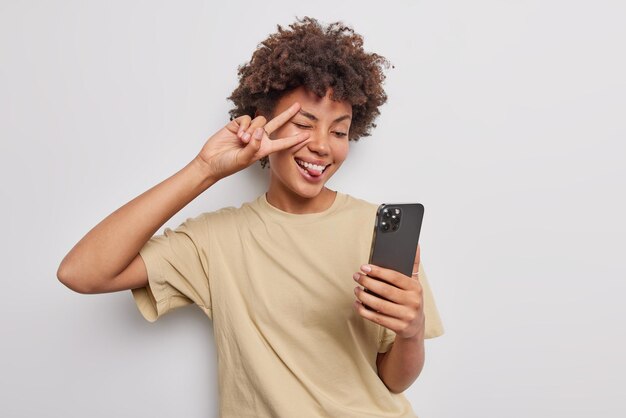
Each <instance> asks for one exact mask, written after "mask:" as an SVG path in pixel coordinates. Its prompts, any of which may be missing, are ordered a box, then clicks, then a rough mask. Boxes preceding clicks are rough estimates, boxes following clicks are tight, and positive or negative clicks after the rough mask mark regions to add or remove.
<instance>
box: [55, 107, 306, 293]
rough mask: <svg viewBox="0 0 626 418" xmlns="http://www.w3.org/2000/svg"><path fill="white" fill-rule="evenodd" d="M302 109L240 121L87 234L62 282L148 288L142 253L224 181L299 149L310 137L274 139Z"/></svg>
mask: <svg viewBox="0 0 626 418" xmlns="http://www.w3.org/2000/svg"><path fill="white" fill-rule="evenodd" d="M299 109H300V105H299V104H298V103H294V104H293V105H292V106H290V107H289V108H288V109H287V110H285V111H284V112H282V113H280V114H279V115H277V116H276V117H274V118H273V119H272V120H270V121H269V122H267V120H266V119H265V118H264V117H262V116H259V117H256V118H254V119H251V118H250V116H247V115H244V116H240V117H238V118H236V119H234V120H232V121H230V122H229V123H228V124H227V125H226V126H224V127H223V128H222V129H220V130H219V131H217V132H216V133H215V134H214V135H213V136H212V137H211V138H209V140H208V141H207V142H206V143H205V144H204V146H203V147H202V150H201V151H200V153H199V154H198V155H197V156H196V157H195V158H194V159H193V160H192V161H191V162H190V163H189V164H187V165H186V166H185V167H184V168H183V169H182V170H180V171H179V172H177V173H176V174H174V175H173V176H171V177H170V178H168V179H166V180H165V181H163V182H161V183H159V184H158V185H156V186H154V187H153V188H151V189H150V190H148V191H146V192H145V193H143V194H141V195H140V196H138V197H136V198H135V199H133V200H131V201H130V202H128V203H127V204H125V205H124V206H122V207H121V208H119V209H117V210H116V211H115V212H113V213H112V214H110V215H109V216H108V217H106V218H105V219H104V220H103V221H102V222H100V223H99V224H98V225H96V226H95V227H94V228H93V229H92V230H91V231H89V232H88V233H87V235H85V236H84V237H83V238H82V239H81V240H80V241H79V242H78V243H77V244H76V245H75V246H74V248H72V250H71V251H70V252H69V253H68V254H67V255H66V256H65V258H64V259H63V261H62V262H61V265H60V266H59V269H58V271H57V277H58V279H59V280H60V281H61V283H63V284H65V285H66V286H67V287H69V288H70V289H72V290H74V291H76V292H79V293H103V292H114V291H118V290H125V289H134V288H138V287H143V286H146V284H147V283H148V277H147V276H148V273H147V270H146V266H145V264H144V263H143V260H142V259H141V256H140V255H139V250H141V248H142V247H143V246H144V245H145V244H146V242H148V240H150V238H151V237H152V235H153V234H154V233H155V232H156V231H157V229H158V228H159V227H161V226H162V225H163V224H164V223H165V222H166V221H167V220H168V219H169V218H171V217H172V216H173V215H174V214H175V213H176V212H178V211H179V210H180V209H182V208H183V207H184V206H186V205H187V204H188V203H189V202H191V201H192V200H193V199H195V198H196V197H197V196H198V195H200V194H201V193H202V192H204V191H205V190H206V189H208V188H209V187H211V186H212V185H213V184H214V183H215V182H217V181H219V179H221V178H224V177H227V176H229V175H231V174H234V173H236V172H238V171H240V170H243V169H244V168H246V167H248V166H249V165H251V164H252V163H254V162H256V161H258V160H260V159H261V158H263V157H265V156H267V155H269V154H270V153H272V152H276V151H281V150H283V149H287V148H289V147H292V146H294V145H297V144H299V143H301V142H303V141H305V140H306V139H308V137H309V133H306V132H305V133H299V134H298V135H295V136H291V137H287V138H280V139H270V138H269V134H270V133H272V132H273V131H274V130H276V129H278V128H279V127H280V126H282V125H284V124H285V123H286V122H287V121H288V120H290V119H291V118H292V117H293V116H294V115H295V114H296V113H297V112H298V110H299Z"/></svg>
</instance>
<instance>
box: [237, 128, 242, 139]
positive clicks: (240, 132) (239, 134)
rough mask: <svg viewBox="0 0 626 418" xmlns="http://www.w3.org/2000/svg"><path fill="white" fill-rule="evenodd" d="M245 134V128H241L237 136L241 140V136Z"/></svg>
mask: <svg viewBox="0 0 626 418" xmlns="http://www.w3.org/2000/svg"><path fill="white" fill-rule="evenodd" d="M242 133H243V127H242V128H239V132H237V136H238V137H239V138H241V134H242Z"/></svg>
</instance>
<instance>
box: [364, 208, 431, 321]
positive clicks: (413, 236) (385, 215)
mask: <svg viewBox="0 0 626 418" xmlns="http://www.w3.org/2000/svg"><path fill="white" fill-rule="evenodd" d="M423 218H424V205H422V204H421V203H396V204H388V203H383V204H381V205H380V206H379V207H378V211H377V212H376V221H375V224H374V235H373V237H372V246H371V249H370V258H369V262H370V264H374V265H376V266H379V267H384V268H387V269H391V270H396V271H398V272H400V273H402V274H404V275H406V276H411V274H412V273H413V262H414V261H415V252H416V251H417V244H418V242H419V235H420V230H421V229H422V220H423ZM364 290H365V292H367V293H369V294H371V295H374V296H376V297H379V298H381V299H385V300H387V299H386V298H384V297H382V296H380V295H379V294H377V293H374V292H372V291H371V290H369V289H367V288H365V289H364ZM363 306H365V308H366V309H369V310H370V311H373V310H374V309H372V308H370V307H369V306H367V305H365V304H363Z"/></svg>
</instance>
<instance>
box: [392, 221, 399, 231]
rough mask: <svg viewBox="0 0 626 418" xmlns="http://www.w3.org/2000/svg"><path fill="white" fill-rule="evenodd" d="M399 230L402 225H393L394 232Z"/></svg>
mask: <svg viewBox="0 0 626 418" xmlns="http://www.w3.org/2000/svg"><path fill="white" fill-rule="evenodd" d="M398 228H400V225H398V224H397V223H395V224H393V226H392V227H391V230H392V231H397V230H398Z"/></svg>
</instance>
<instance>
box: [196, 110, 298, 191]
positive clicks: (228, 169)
mask: <svg viewBox="0 0 626 418" xmlns="http://www.w3.org/2000/svg"><path fill="white" fill-rule="evenodd" d="M298 110H300V104H299V103H297V102H296V103H294V104H292V105H291V106H290V107H289V108H288V109H287V110H285V111H284V112H282V113H280V114H279V115H277V116H276V117H275V118H273V119H272V120H270V121H269V122H268V121H267V120H266V119H265V117H263V116H257V117H256V118H254V119H252V118H251V117H250V116H248V115H244V116H240V117H238V118H236V119H233V120H231V121H230V122H229V123H228V124H227V125H226V126H224V127H223V128H222V129H220V130H219V131H217V132H216V133H215V134H214V135H213V136H212V137H211V138H209V140H208V141H207V142H206V144H204V146H203V147H202V150H201V151H200V153H199V154H198V158H199V159H200V160H201V161H202V162H204V163H205V164H206V168H207V170H208V172H209V173H210V175H211V176H212V177H213V178H215V180H219V179H222V178H224V177H228V176H230V175H231V174H234V173H236V172H238V171H240V170H243V169H244V168H246V167H248V166H249V165H251V164H252V163H254V162H256V161H258V160H260V159H261V158H263V157H265V156H267V155H269V154H271V153H273V152H276V151H281V150H284V149H287V148H290V147H292V146H294V145H297V144H299V143H301V142H303V141H305V140H306V139H308V138H309V133H308V132H301V133H299V134H297V135H294V136H289V137H285V138H278V139H270V138H269V135H270V134H271V133H272V132H274V131H275V130H276V129H278V128H280V127H281V126H282V125H284V124H285V123H286V122H287V121H289V120H290V119H291V118H292V117H293V116H294V115H295V114H296V113H298Z"/></svg>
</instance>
